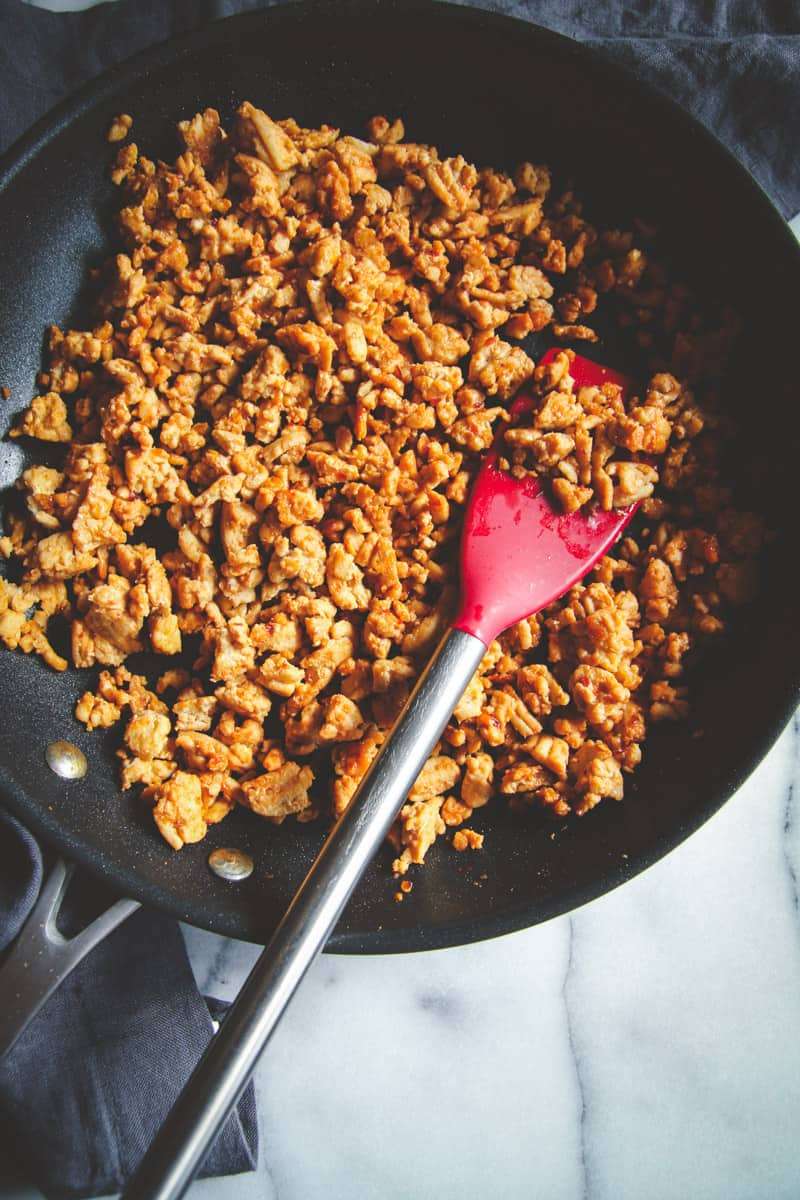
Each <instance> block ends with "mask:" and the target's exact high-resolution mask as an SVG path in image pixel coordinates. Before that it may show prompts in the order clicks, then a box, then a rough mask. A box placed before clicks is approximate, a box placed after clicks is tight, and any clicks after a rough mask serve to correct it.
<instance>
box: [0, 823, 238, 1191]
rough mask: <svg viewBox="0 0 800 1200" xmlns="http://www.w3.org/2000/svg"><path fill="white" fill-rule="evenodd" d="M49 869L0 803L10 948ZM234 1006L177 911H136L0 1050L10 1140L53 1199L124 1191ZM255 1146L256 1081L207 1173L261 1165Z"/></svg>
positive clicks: (1, 928) (0, 866) (5, 932)
mask: <svg viewBox="0 0 800 1200" xmlns="http://www.w3.org/2000/svg"><path fill="white" fill-rule="evenodd" d="M41 880H42V855H41V851H40V849H39V846H38V845H37V843H36V840H35V839H34V838H33V837H32V836H31V835H30V833H29V832H28V831H27V830H26V829H24V828H23V827H22V826H21V825H20V823H19V822H18V821H17V820H16V819H15V818H14V817H11V816H9V814H8V813H5V812H4V811H3V810H1V809H0V952H2V951H3V950H5V949H6V948H7V947H8V946H9V945H10V944H11V942H12V941H13V940H14V938H15V937H16V935H17V933H18V932H19V930H20V928H21V926H22V924H23V922H24V920H25V918H26V916H27V914H28V912H29V911H30V909H31V907H32V906H33V904H34V902H35V900H36V896H37V894H38V891H39V887H40V885H41ZM66 916H67V917H69V914H66ZM0 1002H1V1001H0ZM224 1008H225V1006H224V1005H221V1004H219V1003H218V1002H217V1001H213V1000H210V1001H208V1002H206V1001H205V1000H204V999H203V997H202V996H201V995H200V993H199V992H198V990H197V986H196V984H195V981H194V976H193V975H192V970H191V967H190V966H189V960H188V958H187V956H186V949H185V947H184V944H183V938H182V937H181V934H180V930H179V929H178V926H177V924H176V923H175V921H171V920H169V919H167V918H166V917H162V916H160V915H159V914H158V913H154V912H148V911H144V910H143V911H141V912H138V913H135V914H134V916H132V917H129V918H128V920H127V921H126V922H125V923H124V924H123V925H121V926H120V927H119V928H118V929H117V930H116V931H115V932H114V933H112V934H111V935H110V936H109V937H108V938H106V940H105V941H104V942H102V943H101V945H100V946H99V947H97V949H96V950H94V951H93V952H92V954H90V955H89V956H88V957H87V958H86V959H84V961H83V962H82V963H81V964H80V965H79V966H78V967H77V968H76V969H75V970H74V971H73V972H72V974H71V975H70V976H69V978H68V979H67V980H66V982H65V983H63V984H62V985H61V987H60V988H59V989H58V991H57V992H56V993H55V995H54V996H53V997H52V998H51V999H50V1000H49V1001H48V1002H47V1004H46V1005H45V1006H44V1008H43V1009H42V1010H41V1012H40V1013H39V1014H38V1016H36V1017H35V1018H34V1020H33V1021H32V1022H31V1024H30V1025H29V1026H28V1028H27V1029H26V1030H25V1032H24V1033H23V1035H22V1037H21V1038H20V1040H19V1041H18V1042H17V1044H16V1045H15V1046H14V1047H13V1049H12V1050H11V1052H10V1053H9V1054H7V1055H6V1056H5V1058H3V1059H0V1152H2V1151H3V1150H4V1151H5V1153H6V1155H8V1156H9V1157H10V1156H11V1154H12V1153H13V1156H14V1158H16V1159H17V1160H18V1161H19V1162H20V1165H21V1166H22V1167H23V1168H24V1169H25V1170H26V1171H27V1172H29V1174H30V1177H31V1179H33V1181H34V1182H35V1183H36V1185H37V1186H38V1187H39V1188H41V1190H42V1191H43V1192H44V1193H45V1195H46V1196H47V1197H52V1198H53V1200H56V1198H60V1197H84V1196H101V1195H106V1194H108V1193H109V1192H117V1191H119V1190H120V1189H121V1188H122V1187H123V1186H124V1184H125V1182H126V1180H127V1179H128V1178H129V1177H130V1175H131V1174H132V1173H133V1170H134V1168H135V1167H136V1166H137V1165H138V1163H139V1160H140V1159H141V1157H142V1155H143V1154H144V1151H145V1149H146V1148H147V1146H148V1145H149V1144H150V1142H151V1141H152V1139H153V1137H154V1136H155V1133H156V1131H157V1129H158V1127H159V1126H160V1124H161V1123H162V1121H163V1120H164V1118H165V1116H166V1115H167V1113H168V1111H169V1109H170V1107H171V1106H172V1104H173V1102H174V1101H175V1099H176V1098H177V1096H178V1093H179V1092H180V1090H181V1088H182V1087H183V1084H184V1083H185V1082H186V1080H187V1079H188V1078H189V1075H190V1073H191V1071H192V1069H193V1067H194V1066H195V1064H196V1062H197V1060H198V1058H199V1057H200V1055H201V1054H202V1052H203V1050H204V1049H205V1047H206V1046H207V1044H208V1042H209V1041H210V1039H211V1036H212V1033H213V1026H212V1014H213V1015H215V1016H216V1015H221V1014H222V1012H223V1011H224ZM257 1153H258V1134H257V1124H256V1108H255V1098H254V1094H253V1089H252V1087H250V1088H249V1089H248V1090H247V1092H246V1093H245V1095H244V1097H243V1099H242V1101H241V1102H240V1104H239V1107H238V1109H237V1110H236V1112H235V1113H234V1114H233V1116H232V1117H231V1118H230V1120H229V1121H228V1123H227V1124H226V1126H225V1128H224V1129H223V1131H222V1133H221V1134H220V1136H219V1138H218V1139H217V1141H216V1143H215V1144H214V1146H213V1148H212V1150H211V1151H210V1153H209V1156H208V1158H207V1159H206V1162H205V1164H204V1166H203V1169H202V1171H201V1175H204V1176H208V1175H233V1174H238V1173H239V1172H241V1171H251V1170H253V1169H254V1167H255V1165H256V1159H257Z"/></svg>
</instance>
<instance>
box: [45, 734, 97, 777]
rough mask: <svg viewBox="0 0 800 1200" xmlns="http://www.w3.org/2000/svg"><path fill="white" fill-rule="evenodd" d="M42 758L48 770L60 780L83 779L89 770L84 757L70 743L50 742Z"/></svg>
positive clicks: (81, 752) (80, 751)
mask: <svg viewBox="0 0 800 1200" xmlns="http://www.w3.org/2000/svg"><path fill="white" fill-rule="evenodd" d="M44 756H45V758H46V760H47V765H48V767H49V768H50V770H51V771H54V772H55V774H56V775H60V776H61V778H62V779H83V777H84V775H85V774H86V772H87V771H88V770H89V764H88V762H87V761H86V755H85V754H84V753H83V751H82V750H79V749H78V747H77V746H74V745H73V744H72V742H51V743H50V745H49V746H48V747H47V749H46V750H45V752H44Z"/></svg>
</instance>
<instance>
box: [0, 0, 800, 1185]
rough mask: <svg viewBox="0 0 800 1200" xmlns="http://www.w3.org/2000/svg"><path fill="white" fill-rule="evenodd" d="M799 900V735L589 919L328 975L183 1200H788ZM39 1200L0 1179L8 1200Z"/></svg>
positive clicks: (209, 939)
mask: <svg viewBox="0 0 800 1200" xmlns="http://www.w3.org/2000/svg"><path fill="white" fill-rule="evenodd" d="M78 6H80V7H83V4H78V3H76V2H75V0H70V2H69V3H61V2H60V0H59V2H54V0H50V3H49V4H48V7H53V8H62V7H70V8H74V7H78ZM792 225H793V227H794V229H795V232H796V233H798V236H800V216H798V217H797V218H796V219H795V221H794V222H792ZM799 881H800V714H799V715H798V716H795V719H794V721H793V722H792V724H791V725H790V726H789V728H787V730H786V731H785V733H784V734H783V736H782V737H781V739H780V740H779V742H778V743H777V744H776V746H775V747H774V748H773V750H772V751H771V753H770V754H769V755H768V757H767V758H766V759H765V760H764V762H763V763H762V764H761V766H760V767H759V768H758V770H757V771H756V772H755V773H754V774H753V775H752V776H751V777H750V779H749V780H748V782H747V783H746V784H745V785H744V786H743V787H742V788H741V790H740V791H739V792H738V793H737V795H736V796H735V797H734V798H733V799H732V800H731V801H730V802H729V803H728V804H727V805H726V806H725V807H724V808H723V809H722V810H721V811H720V812H719V813H718V814H717V815H716V816H715V817H714V818H712V820H711V821H709V822H708V823H707V824H706V825H705V826H704V827H703V828H702V829H701V830H700V831H699V832H698V833H696V834H695V835H694V836H693V837H692V838H690V840H689V841H688V842H686V843H684V844H683V845H682V846H681V847H679V848H678V849H677V850H676V851H674V852H673V853H672V854H670V855H669V856H668V857H667V858H666V859H664V860H662V861H661V862H660V863H658V864H657V865H656V866H655V867H652V868H651V869H650V870H649V871H646V872H645V873H644V874H643V875H640V876H638V877H637V878H636V879H635V880H633V881H632V882H631V883H629V884H627V885H625V886H624V887H622V888H620V889H618V890H617V891H615V892H613V893H611V894H610V895H608V896H605V897H603V898H602V899H601V900H598V901H595V902H594V903H593V904H591V905H589V906H587V907H586V908H583V909H580V910H578V911H577V912H574V913H573V914H571V915H570V916H566V917H561V918H559V919H557V920H553V921H550V922H549V923H547V924H545V925H542V926H538V927H537V928H535V929H531V930H528V931H525V932H523V933H516V934H512V935H509V936H507V937H504V938H498V939H496V940H495V941H492V942H485V943H481V944H479V945H474V946H467V947H462V948H459V949H454V950H441V951H437V952H433V953H428V954H415V955H405V956H398V957H377V958H343V957H339V956H336V957H334V956H325V957H323V958H321V959H320V960H319V961H318V962H317V963H316V965H315V966H314V968H313V969H312V970H311V972H310V974H309V977H308V978H307V980H306V981H305V983H304V985H303V987H302V989H301V991H300V994H299V995H298V997H297V999H296V1000H295V1003H294V1004H293V1006H292V1008H291V1010H290V1012H289V1013H288V1014H287V1016H286V1017H285V1018H284V1020H283V1022H282V1024H281V1026H280V1028H279V1030H278V1032H277V1034H276V1035H275V1037H274V1039H273V1041H272V1043H271V1044H270V1047H269V1050H268V1052H267V1054H266V1056H265V1058H264V1061H263V1062H262V1064H261V1066H260V1067H259V1069H258V1072H257V1084H256V1086H257V1093H258V1112H259V1122H260V1131H261V1155H260V1164H259V1169H258V1171H257V1172H256V1173H254V1174H252V1175H244V1176H236V1177H234V1178H229V1179H216V1180H206V1181H203V1182H199V1183H195V1184H194V1185H193V1187H192V1189H191V1192H190V1195H191V1196H192V1198H193V1200H323V1198H324V1200H331V1198H332V1200H345V1198H346V1200H410V1198H414V1200H433V1198H434V1197H436V1198H438V1197H447V1198H449V1197H455V1196H458V1197H460V1198H461V1200H483V1198H484V1197H486V1196H492V1197H495V1198H496V1200H605V1198H609V1200H642V1198H643V1197H646V1198H647V1200H686V1198H687V1197H691V1198H692V1200H766V1198H769V1200H783V1198H786V1200H789V1198H792V1200H794V1198H796V1197H797V1196H800V1153H798V1146H799V1145H800V916H799V915H798V910H799V904H800V901H799V894H800V882H799ZM184 932H185V936H186V940H187V943H188V948H189V953H190V957H191V961H192V964H193V967H194V970H195V972H196V975H197V978H198V982H199V984H200V987H201V989H202V990H203V991H204V992H205V993H207V994H212V995H216V996H220V997H222V998H224V999H233V997H234V996H235V995H236V992H237V990H238V988H239V986H240V985H241V983H242V981H243V979H244V977H245V975H246V973H247V971H248V969H249V967H250V966H251V964H252V962H253V961H254V958H255V955H256V953H257V951H256V949H255V948H254V947H252V946H249V945H246V944H244V943H239V942H235V941H232V940H229V939H225V938H221V937H217V936H215V935H212V934H208V933H204V932H202V931H200V930H196V929H192V928H188V927H187V928H185V930H184ZM38 1197H39V1193H38V1192H37V1191H36V1190H35V1189H33V1188H31V1187H30V1186H28V1185H27V1184H26V1183H25V1182H24V1181H23V1180H22V1179H20V1178H18V1177H17V1176H15V1175H14V1172H13V1168H11V1167H8V1166H7V1165H3V1164H0V1200H38Z"/></svg>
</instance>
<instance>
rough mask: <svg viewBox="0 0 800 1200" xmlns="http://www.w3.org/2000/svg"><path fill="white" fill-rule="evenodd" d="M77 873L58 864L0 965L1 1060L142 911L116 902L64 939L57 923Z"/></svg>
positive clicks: (131, 902)
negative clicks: (77, 971) (102, 945)
mask: <svg viewBox="0 0 800 1200" xmlns="http://www.w3.org/2000/svg"><path fill="white" fill-rule="evenodd" d="M73 872H74V867H73V866H72V865H71V864H68V863H65V862H64V861H63V859H58V860H57V862H56V863H55V865H54V866H53V868H52V870H51V871H50V874H49V875H48V877H47V879H46V880H45V882H44V886H43V887H42V890H41V892H40V893H39V898H38V900H37V901H36V903H35V905H34V906H33V908H32V909H31V911H30V913H29V915H28V919H27V921H26V922H25V924H24V926H23V928H22V931H21V932H20V933H19V934H18V936H17V939H16V941H15V942H14V945H13V946H12V948H11V950H10V951H9V952H8V954H7V956H6V958H5V960H4V962H3V963H2V965H0V993H2V996H3V1003H2V1005H0V1058H2V1057H3V1055H4V1054H7V1053H8V1051H9V1050H10V1049H11V1048H12V1046H13V1045H14V1044H15V1042H16V1041H17V1039H18V1038H19V1036H20V1034H21V1033H22V1032H23V1030H24V1029H25V1028H26V1026H27V1025H28V1023H29V1022H30V1021H31V1020H32V1019H33V1018H34V1017H35V1016H36V1014H37V1012H38V1011H39V1009H40V1008H41V1007H42V1005H43V1004H44V1003H45V1001H46V1000H48V999H49V998H50V996H52V994H53V992H54V991H55V990H56V988H57V987H58V986H59V984H60V983H61V982H62V981H63V980H64V979H66V977H67V975H69V973H70V971H71V970H72V968H73V967H77V965H78V963H79V962H80V961H81V959H83V958H85V957H86V955H87V954H88V953H89V951H90V950H92V949H94V947H95V946H96V945H97V944H98V943H99V942H101V941H102V940H103V938H104V937H106V935H107V934H109V933H111V931H112V930H114V929H116V928H117V926H118V925H119V924H120V923H121V922H122V921H124V920H125V918H126V917H129V916H130V915H131V913H132V912H135V910H136V909H137V908H138V907H139V902H138V901H137V900H117V901H116V903H115V904H112V905H111V907H110V908H107V909H106V911H105V912H104V913H102V914H101V915H100V916H99V917H97V918H96V919H95V920H94V921H92V923H91V924H90V925H87V926H86V928H85V929H82V930H81V932H80V933H76V934H75V936H74V937H71V938H65V937H64V936H63V934H61V933H60V932H59V930H58V928H57V921H58V916H59V913H60V912H61V905H62V904H63V901H64V897H65V896H66V894H67V889H68V888H69V884H70V880H71V879H72V875H73Z"/></svg>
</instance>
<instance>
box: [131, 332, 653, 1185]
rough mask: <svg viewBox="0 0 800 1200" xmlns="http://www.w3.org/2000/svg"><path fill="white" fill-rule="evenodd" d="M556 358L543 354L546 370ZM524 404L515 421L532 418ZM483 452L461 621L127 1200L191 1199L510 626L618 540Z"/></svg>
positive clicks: (600, 515) (602, 516) (464, 553)
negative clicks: (267, 1052)
mask: <svg viewBox="0 0 800 1200" xmlns="http://www.w3.org/2000/svg"><path fill="white" fill-rule="evenodd" d="M552 355H553V352H550V353H548V354H545V355H544V356H543V358H542V360H541V361H542V362H547V361H548V359H549V358H551V357H552ZM571 374H572V376H573V378H574V379H575V381H576V384H578V385H583V384H601V383H605V382H611V383H617V384H620V385H621V386H622V387H623V389H624V388H625V384H626V380H625V378H624V377H623V376H622V375H619V374H617V372H615V371H610V370H608V369H607V368H605V367H599V366H597V365H596V364H595V363H593V362H590V361H589V360H588V359H585V358H581V357H576V358H575V360H574V362H573V364H572V368H571ZM531 403H532V401H531V400H530V398H525V397H521V398H519V399H518V400H517V401H516V403H515V404H514V407H513V408H512V420H513V417H514V416H519V415H520V414H521V413H522V412H523V411H524V410H525V409H526V408H527V407H530V405H531ZM497 459H498V455H497V450H496V449H493V450H491V451H490V452H489V454H488V455H487V458H486V461H485V462H484V464H483V466H482V468H481V470H480V472H479V474H478V478H477V480H476V482H475V484H474V487H473V490H472V494H471V496H470V500H469V504H468V506H467V512H466V519H465V524H464V534H463V541H462V547H461V584H462V599H461V607H460V609H459V613H458V616H457V617H456V619H455V621H454V622H453V625H452V627H451V629H449V630H448V632H447V633H446V634H445V636H444V638H443V639H442V641H441V643H440V645H439V648H438V650H437V651H436V653H435V654H434V656H433V658H432V660H431V662H430V664H429V665H428V667H427V668H426V670H425V672H424V673H423V675H422V677H421V678H420V680H419V683H418V684H417V686H416V688H415V689H414V691H413V693H412V695H411V697H410V698H409V700H408V703H407V704H406V707H405V708H404V710H403V712H402V713H401V715H400V717H399V719H398V721H397V723H396V725H395V727H394V729H393V730H392V733H391V736H390V737H389V738H388V739H387V741H386V742H385V743H384V745H383V747H382V748H381V751H380V753H379V754H378V756H377V758H376V759H375V761H374V762H373V764H372V766H371V767H370V769H369V771H368V772H367V774H366V775H365V777H364V779H363V781H362V783H361V786H360V787H359V789H358V791H357V792H356V794H355V796H354V797H353V800H352V802H351V804H350V807H349V808H348V810H347V812H346V813H345V814H344V815H343V816H342V817H341V818H340V820H339V821H338V823H337V824H336V826H335V827H334V828H333V830H332V831H331V833H330V835H329V836H328V839H327V841H326V842H325V845H324V846H323V847H322V850H321V851H320V853H319V855H318V857H317V860H316V862H315V863H314V865H313V866H312V868H311V870H310V871H309V873H308V875H307V876H306V878H305V880H304V882H303V883H302V885H301V887H300V890H299V891H298V893H297V895H296V896H295V898H294V900H293V901H292V904H291V906H290V908H289V910H288V912H287V913H286V916H285V917H284V918H283V920H282V922H281V924H280V925H279V926H278V928H277V930H276V931H275V933H274V934H273V936H272V940H271V941H270V942H269V944H268V945H267V947H266V949H265V950H264V953H263V954H262V955H261V957H260V959H259V960H258V962H257V963H256V965H255V967H254V968H253V971H252V973H251V974H250V976H249V977H248V979H247V981H246V983H245V985H244V987H243V988H242V991H241V993H240V995H239V997H238V999H237V1000H236V1002H235V1004H234V1005H233V1007H232V1008H231V1009H230V1010H229V1011H228V1013H227V1015H226V1017H225V1020H224V1022H223V1024H222V1027H221V1029H220V1031H219V1033H218V1034H217V1035H216V1037H215V1038H214V1039H213V1041H212V1042H211V1044H210V1046H209V1048H208V1050H207V1051H206V1053H205V1055H204V1056H203V1058H202V1059H201V1060H200V1063H199V1064H198V1066H197V1068H196V1070H195V1072H194V1074H193V1075H192V1077H191V1078H190V1080H189V1082H188V1083H187V1085H186V1087H185V1089H184V1091H183V1093H182V1094H181V1096H180V1097H179V1099H178V1101H177V1103H176V1105H175V1107H174V1108H173V1110H172V1112H171V1113H170V1115H169V1117H168V1118H167V1120H166V1122H165V1124H164V1125H163V1127H162V1129H161V1131H160V1132H159V1134H158V1136H157V1137H156V1139H155V1141H154V1142H153V1145H152V1146H151V1148H150V1150H149V1151H148V1153H147V1154H146V1156H145V1158H144V1160H143V1162H142V1165H141V1166H140V1168H139V1170H138V1172H137V1173H136V1175H135V1177H134V1178H133V1179H132V1180H131V1182H130V1184H129V1185H128V1188H127V1190H126V1192H125V1197H127V1198H128V1200H175V1198H176V1197H179V1196H181V1195H183V1192H184V1191H185V1189H186V1187H187V1186H188V1184H189V1183H190V1182H191V1180H192V1178H193V1177H194V1174H195V1172H196V1171H197V1168H198V1167H199V1165H200V1163H201V1162H202V1161H203V1158H204V1157H205V1154H206V1151H207V1150H208V1147H209V1145H210V1144H211V1142H212V1141H213V1139H214V1137H215V1136H216V1134H217V1133H218V1131H219V1129H220V1127H221V1126H222V1124H223V1122H224V1120H225V1118H226V1117H227V1116H228V1114H229V1112H230V1110H231V1108H232V1107H233V1105H234V1104H235V1103H236V1101H237V1099H238V1098H239V1096H240V1094H241V1092H242V1090H243V1089H244V1087H245V1085H246V1084H247V1081H248V1079H249V1078H250V1074H251V1072H252V1070H253V1068H254V1067H255V1065H256V1062H257V1060H258V1057H259V1055H260V1054H261V1052H262V1051H263V1050H264V1048H265V1046H266V1044H267V1041H268V1040H269V1037H270V1034H271V1033H272V1031H273V1029H274V1028H275V1026H276V1025H277V1023H278V1020H279V1019H280V1016H281V1014H282V1012H283V1010H284V1009H285V1007H286V1005H287V1004H288V1003H289V1000H290V999H291V997H292V995H293V993H294V991H295V988H296V987H297V985H298V984H299V983H300V980H301V979H302V978H303V975H304V974H305V972H306V970H307V969H308V967H309V965H310V964H311V962H312V961H313V960H314V958H315V956H316V955H317V953H318V952H319V950H321V948H322V946H323V945H324V944H325V942H326V940H327V938H328V935H329V934H330V932H331V930H332V929H333V927H334V925H335V924H336V921H337V920H338V918H339V915H340V913H341V912H342V909H343V908H344V906H345V904H346V903H347V901H348V899H349V897H350V894H351V893H352V891H353V888H354V887H355V885H356V884H357V883H358V880H359V879H360V877H361V875H362V874H363V872H364V870H365V869H366V867H367V865H368V863H369V862H370V860H371V859H372V857H373V855H374V854H375V853H376V851H377V850H378V848H379V846H380V845H381V843H382V842H383V840H384V838H385V837H386V834H387V833H388V831H389V828H390V826H391V825H392V822H393V821H394V819H395V817H396V816H397V813H398V811H399V809H400V807H401V805H402V804H403V802H404V801H405V799H406V797H407V795H408V793H409V791H410V789H411V787H412V786H413V784H414V781H415V780H416V778H417V776H418V775H419V773H420V771H421V770H422V767H423V766H424V764H425V761H426V759H427V758H428V755H429V754H430V753H431V751H432V750H433V748H434V746H435V745H436V743H437V742H438V740H439V738H440V737H441V735H442V732H443V730H444V727H445V725H446V724H447V722H448V721H449V719H450V717H451V715H452V712H453V709H454V708H455V706H456V704H457V703H458V701H459V699H460V698H461V695H462V693H463V692H464V689H465V688H466V686H467V684H468V683H469V681H470V680H471V678H472V676H473V675H474V673H475V671H476V669H477V667H478V665H479V663H480V661H481V659H482V658H483V655H484V653H485V652H486V647H487V645H488V644H489V642H491V641H492V639H493V638H495V637H497V635H498V634H499V633H501V632H502V631H503V630H504V629H507V628H508V627H509V626H510V625H513V624H515V623H516V622H517V621H520V620H522V619H523V618H524V617H527V616H529V615H530V614H531V613H534V612H537V611H538V610H539V609H541V608H544V607H545V605H547V604H549V603H550V602H551V601H552V600H555V599H556V598H557V597H558V596H561V595H563V593H564V592H566V591H567V590H568V588H570V587H571V586H572V585H573V584H574V583H575V582H577V580H579V579H580V578H581V577H582V576H583V575H585V574H586V572H587V571H589V570H590V569H591V567H592V566H593V565H594V564H595V563H596V562H597V560H598V559H599V558H600V557H601V556H602V555H603V554H605V552H606V551H607V550H608V548H609V546H611V545H612V543H613V542H614V541H615V540H616V539H617V538H618V537H619V535H620V533H621V532H622V530H623V529H624V528H625V526H626V524H627V523H628V521H629V520H630V518H631V516H632V512H633V509H625V510H617V511H613V512H607V513H605V512H590V513H588V514H584V513H582V512H580V511H579V512H577V513H573V514H571V515H569V516H565V515H563V514H561V513H558V512H557V511H556V510H555V509H554V508H553V506H552V505H551V503H550V501H549V499H548V498H547V495H546V493H545V492H543V491H542V489H541V487H540V485H539V483H538V481H537V480H536V479H535V478H533V477H528V478H525V479H521V480H517V479H513V478H511V476H509V475H507V474H505V473H504V472H503V471H501V470H500V469H499V467H498V465H497Z"/></svg>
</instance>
